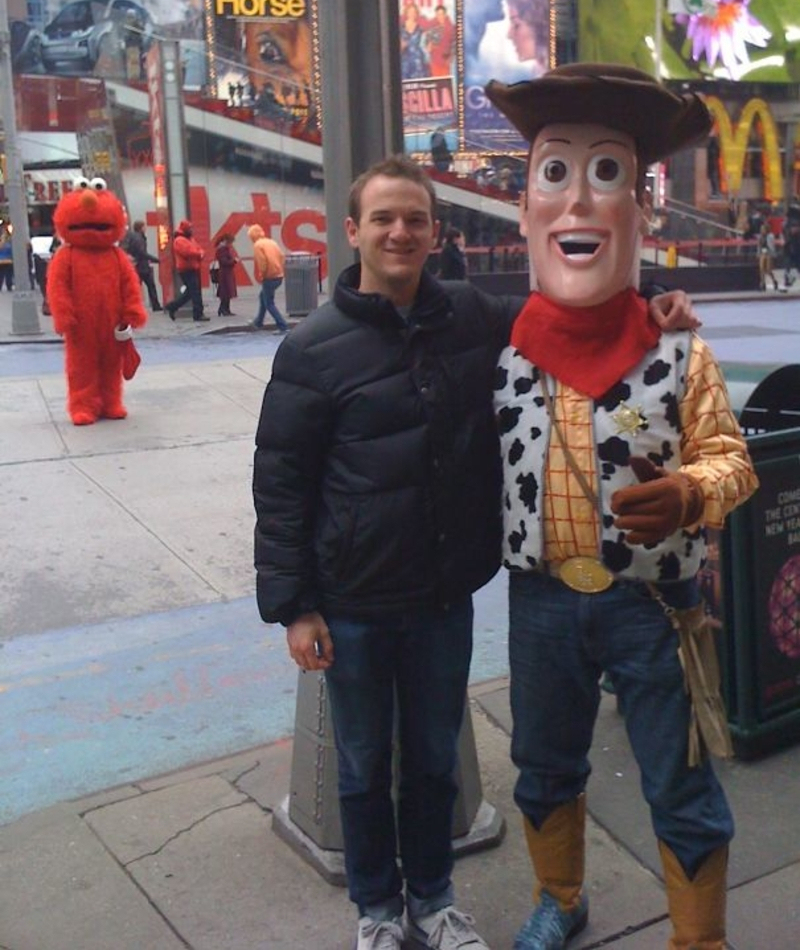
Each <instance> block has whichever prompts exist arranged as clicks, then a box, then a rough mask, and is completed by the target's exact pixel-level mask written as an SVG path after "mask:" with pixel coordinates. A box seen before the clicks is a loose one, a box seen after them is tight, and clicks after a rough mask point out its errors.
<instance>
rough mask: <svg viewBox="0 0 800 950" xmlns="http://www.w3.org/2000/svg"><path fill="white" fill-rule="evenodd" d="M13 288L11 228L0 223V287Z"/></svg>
mask: <svg viewBox="0 0 800 950" xmlns="http://www.w3.org/2000/svg"><path fill="white" fill-rule="evenodd" d="M3 287H5V288H6V290H13V289H14V245H13V244H12V242H11V230H10V229H9V228H8V227H6V225H5V224H3V225H0V289H2V288H3Z"/></svg>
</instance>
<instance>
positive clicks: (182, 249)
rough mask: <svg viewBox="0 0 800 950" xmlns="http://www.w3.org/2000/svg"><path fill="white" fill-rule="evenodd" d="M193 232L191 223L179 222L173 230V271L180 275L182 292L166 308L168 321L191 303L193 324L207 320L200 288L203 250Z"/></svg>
mask: <svg viewBox="0 0 800 950" xmlns="http://www.w3.org/2000/svg"><path fill="white" fill-rule="evenodd" d="M193 233H194V231H193V228H192V222H191V221H181V222H180V224H179V225H178V227H177V228H176V230H175V240H174V241H173V242H172V253H173V254H174V255H175V269H176V270H177V271H178V274H179V275H180V278H181V282H182V283H183V290H182V291H181V294H180V296H179V297H176V298H175V299H174V300H173V301H172V302H171V303H168V304H167V306H166V311H167V313H168V314H169V318H170V320H174V319H175V311H176V310H180V308H181V307H182V306H183V305H184V304H185V303H188V302H189V301H190V300H191V302H192V317H193V319H194V321H195V323H200V322H202V321H205V320H208V319H209V318H208V317H207V316H205V314H204V313H203V291H202V289H201V288H200V264H201V262H202V260H203V257H204V256H205V252H204V251H203V248H202V247H200V245H199V244H198V243H197V241H195V239H194V238H193V237H192V235H193Z"/></svg>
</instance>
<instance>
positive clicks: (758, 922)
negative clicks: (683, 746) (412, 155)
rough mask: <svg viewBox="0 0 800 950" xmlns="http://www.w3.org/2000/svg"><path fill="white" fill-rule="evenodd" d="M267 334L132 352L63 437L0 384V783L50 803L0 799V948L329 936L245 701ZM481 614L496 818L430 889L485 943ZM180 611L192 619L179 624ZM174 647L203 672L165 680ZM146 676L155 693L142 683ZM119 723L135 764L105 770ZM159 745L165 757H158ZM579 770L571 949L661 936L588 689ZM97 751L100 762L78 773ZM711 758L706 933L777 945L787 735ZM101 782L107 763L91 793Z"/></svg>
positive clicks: (475, 688)
mask: <svg viewBox="0 0 800 950" xmlns="http://www.w3.org/2000/svg"><path fill="white" fill-rule="evenodd" d="M234 309H237V308H236V307H234ZM242 312H243V313H244V312H245V308H242ZM248 312H249V311H248ZM226 319H228V318H216V317H214V318H212V322H211V323H210V324H205V325H203V326H202V327H200V328H195V327H194V326H192V327H190V328H188V329H186V330H185V328H184V324H183V323H182V322H181V319H180V318H179V321H178V322H177V325H172V324H171V322H170V321H169V320H168V318H166V316H164V315H161V314H156V315H155V316H154V318H153V320H152V321H151V324H150V329H149V331H148V332H149V333H150V334H151V335H152V337H151V338H153V339H158V338H164V339H166V338H167V337H169V336H174V335H176V334H180V333H181V332H186V333H187V334H191V333H195V332H197V331H198V330H199V332H201V333H207V332H208V331H209V329H211V330H213V329H217V328H218V327H219V326H225V324H224V323H223V322H222V321H224V320H226ZM755 319H756V317H755V316H753V315H752V314H750V315H749V316H748V321H747V323H746V325H743V326H736V325H727V324H725V325H723V324H722V323H716V324H713V326H712V328H713V329H714V330H715V331H716V333H717V336H718V339H719V340H720V341H721V342H725V344H726V345H728V346H729V349H730V353H731V354H732V355H731V356H730V357H728V358H735V355H736V353H737V352H738V353H740V354H741V358H742V359H743V360H744V359H746V356H747V354H748V353H749V352H750V353H752V351H753V334H752V332H751V330H752V327H751V324H752V323H753V322H754V321H755ZM774 323H775V327H774V332H775V336H774V339H777V340H779V341H780V347H779V352H778V353H776V356H778V355H779V357H780V358H779V359H777V358H776V359H775V362H776V363H777V362H786V361H791V360H793V359H794V360H795V361H798V362H800V358H799V357H800V334H797V333H796V331H794V330H793V329H791V328H790V327H789V325H788V318H787V317H785V316H782V317H781V320H780V321H778V320H776V321H774ZM43 325H45V320H44V319H43ZM9 329H10V295H7V294H0V341H1V342H5V343H9V342H20V341H19V340H18V339H15V338H12V337H11V336H10V334H9ZM778 331H780V335H779V332H778ZM770 332H771V331H770V330H769V327H767V328H766V330H765V338H766V339H769V333H770ZM156 334H158V336H156ZM267 337H268V335H264V336H263V337H262V336H261V335H259V334H253V335H252V338H253V342H254V349H253V353H252V355H250V356H246V357H236V358H235V359H231V358H227V359H226V358H225V357H224V355H223V354H224V352H225V351H224V348H221V349H220V358H219V359H216V360H213V359H212V360H208V361H206V362H203V363H196V362H194V363H191V364H189V363H185V362H180V361H176V362H174V363H171V364H164V365H159V366H146V365H143V367H142V370H140V374H139V375H137V377H136V379H135V380H134V381H133V382H132V383H130V384H128V386H127V387H126V403H127V405H128V408H129V410H130V416H129V418H128V419H127V420H126V421H124V422H113V423H109V422H101V423H98V424H97V425H95V426H89V427H85V428H76V427H74V426H72V425H71V424H70V423H69V420H68V419H67V418H66V415H65V412H64V380H63V375H62V374H61V373H54V372H52V371H50V372H48V373H38V372H34V373H27V374H26V375H25V376H14V375H10V376H6V377H0V473H2V476H3V477H2V479H0V516H1V517H2V521H3V526H4V545H3V548H2V554H0V763H1V764H0V789H6V792H5V794H7V795H8V796H9V797H11V798H19V799H25V801H28V800H31V801H32V800H33V793H34V791H35V790H34V789H32V788H31V787H30V786H31V785H40V784H41V785H42V786H44V785H48V789H46V792H47V795H48V796H49V797H48V798H47V801H49V802H51V804H49V805H48V807H35V808H32V809H27V808H25V807H23V806H22V805H21V804H20V802H17V801H7V802H3V801H0V807H3V806H4V805H5V806H8V808H9V810H10V813H11V814H12V815H13V818H12V820H9V821H8V822H7V823H6V824H4V825H2V826H0V950H145V948H146V950H179V948H191V950H350V948H351V947H352V943H353V933H354V925H355V914H354V911H353V908H352V906H351V905H350V904H349V902H348V900H347V896H346V893H345V892H344V891H343V890H342V889H340V888H337V887H333V886H331V885H329V884H327V883H325V881H323V880H322V878H320V877H319V876H318V875H317V874H316V872H314V871H313V870H312V869H311V868H310V867H309V866H308V865H307V864H305V863H304V862H303V861H302V860H301V859H300V858H299V857H298V856H297V855H296V854H295V853H294V852H293V851H292V850H291V849H290V848H289V847H288V846H287V845H286V844H285V843H284V842H283V841H282V840H281V839H280V838H279V837H278V836H277V835H276V834H275V833H274V831H273V830H272V826H271V822H272V815H273V813H274V812H275V811H276V810H277V809H278V808H279V806H280V805H281V803H282V802H283V801H284V800H285V798H286V796H287V795H288V793H289V773H290V766H291V756H292V750H293V743H292V737H291V732H292V725H291V724H292V719H291V716H290V717H289V718H288V720H287V719H286V718H284V719H282V720H276V721H275V722H274V723H273V722H272V721H271V719H270V713H271V711H272V708H273V707H276V708H277V707H281V708H284V707H285V708H290V707H291V705H292V700H293V685H294V682H295V681H296V675H295V674H294V672H293V670H292V668H291V666H290V664H288V662H287V660H286V657H285V648H284V645H283V642H282V632H281V631H280V630H277V629H273V628H269V627H264V626H263V625H261V624H260V623H259V621H258V618H257V615H256V611H255V605H254V603H252V587H253V577H252V563H251V543H250V538H251V535H252V520H253V516H252V503H251V500H250V496H249V466H250V464H251V459H252V439H253V432H254V428H255V423H256V419H257V416H258V411H259V407H260V399H261V394H262V392H263V387H264V385H265V383H266V380H267V379H268V377H269V371H270V359H269V356H270V354H271V353H273V352H274V345H275V344H276V343H277V338H275V341H274V343H270V344H269V347H265V346H264V345H262V344H266V342H267ZM793 339H794V340H796V341H797V349H796V350H795V351H792V350H791V349H790V348H789V347H788V346H787V343H789V344H790V343H791V341H792V340H793ZM737 341H738V349H737V347H736V346H735V345H734V344H736V343H737ZM3 356H4V353H3V348H2V347H0V359H2V358H3ZM486 617H487V620H486V622H485V625H484V626H485V629H481V630H480V631H479V636H478V640H479V642H478V645H477V647H476V658H475V662H474V664H473V669H474V671H475V672H476V675H478V677H479V678H480V679H481V681H478V682H473V685H472V687H471V690H470V698H471V707H472V716H473V726H474V729H475V734H476V744H477V749H478V758H479V762H480V769H481V776H482V783H483V795H484V798H485V799H486V800H487V801H488V802H490V803H491V804H492V805H494V806H495V807H496V808H498V809H499V811H500V813H501V814H502V815H503V816H504V817H505V819H506V822H507V826H508V831H507V833H506V836H505V838H504V840H503V841H502V843H501V844H500V845H499V846H498V847H496V848H494V849H491V850H487V851H483V852H480V853H476V854H472V855H470V856H467V857H463V858H460V859H459V860H458V861H457V864H456V872H455V880H456V887H457V892H458V896H459V905H460V906H461V907H462V908H463V909H464V910H465V911H467V912H469V913H471V914H473V915H474V916H475V918H476V921H477V924H478V927H479V929H480V931H481V932H482V933H483V934H484V935H485V937H486V939H487V941H488V943H489V945H490V946H491V947H492V948H493V950H502V948H510V947H511V944H512V940H513V935H514V933H515V932H516V930H517V929H518V927H519V925H520V923H521V922H522V921H523V919H524V918H525V917H526V916H527V913H528V912H529V909H530V890H531V873H530V868H529V862H528V858H527V854H526V850H525V844H524V838H523V835H522V833H521V826H520V822H519V819H518V816H517V812H516V808H515V806H514V804H513V798H512V791H513V782H514V769H513V767H512V765H511V763H510V760H509V756H508V745H509V740H508V734H509V729H510V714H509V709H508V689H507V681H506V679H505V677H504V675H503V672H504V662H505V660H504V648H503V643H502V625H503V616H502V611H501V609H500V608H496V607H495V606H494V603H493V602H492V603H491V604H490V605H489V606H488V608H487V610H486ZM201 619H202V620H203V621H204V623H205V627H204V629H205V630H206V631H208V630H209V629H210V631H211V633H207V634H204V639H197V638H193V637H190V636H189V632H188V628H189V624H190V621H191V622H195V621H197V622H198V625H199V623H200V620H201ZM65 631H66V633H65ZM67 634H68V635H67ZM136 636H139V638H140V642H138V643H134V642H133V640H134V639H135V638H136ZM250 640H252V642H253V643H254V646H253V651H254V652H253V653H247V652H246V650H245V648H246V645H247V643H248V642H249V641H250ZM134 647H136V648H137V649H138V650H139V652H134ZM145 648H146V649H145ZM198 654H202V655H203V657H204V658H205V660H206V662H207V665H208V666H209V667H211V668H213V670H214V671H215V672H216V673H217V675H216V676H212V677H206V678H205V679H203V678H197V679H196V680H192V679H191V678H190V677H189V676H188V675H186V674H187V671H188V670H189V669H190V665H189V664H191V663H192V662H193V661H194V660H195V659H196V658H197V655H198ZM113 655H116V656H117V657H118V658H120V662H119V666H118V669H117V671H116V673H114V674H113V675H114V679H113V684H114V685H118V686H119V688H120V689H122V688H123V687H124V688H129V689H132V690H134V689H138V692H136V693H135V694H133V696H131V695H129V694H125V695H122V696H118V695H117V694H113V695H111V694H109V696H106V695H105V691H106V689H107V688H109V686H108V684H109V683H111V682H112V680H111V679H109V677H111V675H112V674H111V672H109V671H110V670H111V667H112V666H113V665H114V664H113V663H112V662H111V660H112V656H113ZM254 657H255V659H254ZM151 667H152V669H154V670H155V671H156V673H157V674H158V675H160V676H161V677H162V679H161V680H159V682H162V681H163V680H164V679H165V678H166V680H168V681H169V682H171V683H172V687H173V688H172V691H171V692H168V693H167V692H163V691H159V689H158V688H156V687H154V686H152V685H150V683H151V681H150V680H149V679H147V677H148V676H149V675H150V672H151V670H150V668H151ZM243 668H245V671H244V672H243ZM191 669H195V668H193V667H192V668H191ZM493 669H494V670H495V672H492V670H493ZM497 670H499V671H500V672H499V673H498V672H497ZM247 672H250V673H252V675H251V676H250V677H249V678H248V676H247V675H246V673H247ZM143 678H144V679H146V680H147V685H142V684H141V682H140V681H141V680H142V679H143ZM23 697H28V699H29V702H28V703H27V705H25V704H22V703H21V699H22V698H23ZM112 700H113V701H112ZM201 703H203V704H205V705H202V706H201V705H200V704H201ZM281 704H283V705H281ZM23 706H24V710H25V712H24V715H25V721H24V722H20V721H19V716H20V715H22V714H21V713H20V710H21V709H23ZM43 707H46V708H43ZM245 708H252V709H253V710H254V713H253V718H252V720H250V719H247V718H246V716H245V712H244V710H245ZM34 714H35V715H37V716H42V717H44V718H43V720H41V721H42V722H43V724H42V726H41V728H40V729H39V728H38V727H37V728H33V727H31V726H30V725H29V719H28V717H32V716H34ZM160 717H161V718H160ZM31 721H32V720H31ZM39 721H40V720H38V719H37V720H36V722H39ZM115 724H116V725H117V726H118V727H119V729H118V730H117V731H109V727H110V726H112V725H115ZM223 727H225V728H227V727H230V731H229V732H228V733H226V734H225V735H224V736H223V737H222V738H221V739H220V742H219V746H218V747H219V748H226V749H228V750H229V751H230V754H225V755H219V754H215V755H214V757H213V759H212V760H211V761H206V760H207V759H209V758H210V757H209V756H208V755H205V756H199V755H198V754H197V753H196V751H195V750H196V749H198V748H200V745H199V743H200V740H201V735H200V734H201V733H202V734H203V735H207V734H208V733H209V732H214V731H215V730H222V729H223ZM123 728H124V729H125V730H139V731H138V732H135V733H134V732H132V731H125V732H122V731H121V730H122V729H123ZM195 734H197V735H195ZM123 735H124V736H125V737H126V741H130V743H131V745H132V746H133V750H134V752H135V753H136V755H135V756H133V757H132V758H131V759H130V760H125V761H123V760H122V753H123V750H122V749H120V748H119V747H118V744H119V742H120V739H119V737H120V736H123ZM134 735H135V736H136V737H138V738H131V737H132V736H134ZM187 736H188V737H190V738H189V739H187ZM190 740H191V741H190ZM193 743H194V744H193ZM177 746H180V748H178V749H177V752H175V751H173V761H175V762H176V763H179V767H175V768H172V767H171V766H170V765H169V764H167V763H169V762H170V757H169V754H168V752H163V754H162V751H163V750H170V749H172V750H175V748H176V747H177ZM240 750H245V751H240ZM67 760H70V761H71V762H73V763H74V762H75V761H78V762H79V764H80V766H81V768H82V769H84V771H85V772H86V774H87V781H86V784H85V786H84V788H94V789H102V791H94V792H93V793H91V794H84V793H81V792H76V791H75V788H76V787H77V786H73V785H70V784H69V783H68V782H67V781H66V779H65V778H64V774H63V772H62V770H61V766H60V765H59V764H58V763H61V762H66V761H67ZM592 762H593V767H594V773H593V775H592V778H591V781H590V785H589V794H588V805H589V812H590V819H589V828H588V867H587V886H588V889H589V893H590V898H591V901H592V913H591V922H590V925H589V927H588V928H587V930H586V931H585V932H584V934H582V935H581V937H580V938H579V939H576V940H575V941H574V942H573V943H572V944H571V945H570V946H571V947H575V948H584V950H586V948H591V947H601V946H602V947H612V946H613V947H615V948H620V950H663V948H664V947H665V946H666V941H667V934H668V930H669V928H668V924H667V922H666V909H665V900H664V894H663V888H662V884H661V880H660V870H659V866H658V861H657V852H656V847H655V841H654V839H653V835H652V831H651V829H650V824H649V817H648V815H647V811H646V808H645V807H644V805H643V803H642V799H641V793H640V790H639V778H638V772H637V769H636V766H635V763H634V762H633V760H632V757H631V754H630V750H629V746H628V743H627V739H626V737H625V733H624V729H623V727H622V723H621V721H620V718H619V716H618V715H617V713H616V709H615V705H614V702H613V700H612V699H610V698H608V697H606V698H604V700H603V704H602V709H601V714H600V718H599V721H598V725H597V730H596V735H595V742H594V747H593V753H592ZM196 763H200V764H196ZM106 764H111V765H112V766H114V768H111V769H109V771H108V772H102V771H101V770H102V769H103V767H104V766H105V765H106ZM95 770H98V771H95ZM3 773H6V778H4V777H3ZM162 773H163V774H162ZM719 773H720V776H721V779H722V781H723V784H724V785H725V788H726V790H727V792H728V794H729V797H730V799H731V802H732V805H733V808H734V813H735V815H736V816H737V820H738V836H737V838H736V840H735V842H734V845H733V848H732V852H731V867H730V895H729V906H730V909H729V945H730V947H732V948H734V950H794V948H796V947H797V946H798V945H800V902H798V899H797V895H798V893H800V817H799V816H798V809H797V776H798V774H800V748H794V749H789V750H786V751H784V752H780V753H776V754H774V755H772V756H770V757H768V758H766V759H763V760H761V761H755V762H740V761H734V762H730V763H724V764H721V765H720V767H719ZM106 774H107V775H109V776H111V775H115V776H117V777H116V778H114V779H112V778H108V779H107V780H104V781H102V782H100V783H99V784H98V780H97V778H96V777H97V776H98V775H100V776H102V775H106ZM15 776H16V778H17V781H16V783H15ZM6 779H8V781H7V782H6ZM4 783H6V784H4ZM59 791H60V794H59ZM1 797H2V796H1V795H0V798H1ZM17 805H19V806H20V807H15V806H17ZM0 820H2V819H0Z"/></svg>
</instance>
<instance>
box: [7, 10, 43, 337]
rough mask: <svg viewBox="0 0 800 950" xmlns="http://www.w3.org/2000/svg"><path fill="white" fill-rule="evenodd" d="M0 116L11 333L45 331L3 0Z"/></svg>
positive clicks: (9, 37)
mask: <svg viewBox="0 0 800 950" xmlns="http://www.w3.org/2000/svg"><path fill="white" fill-rule="evenodd" d="M0 119H2V122H3V133H4V136H5V152H6V195H7V196H8V211H9V216H10V218H11V224H12V225H13V228H14V232H13V234H12V237H11V245H12V252H13V255H14V257H13V260H14V295H13V298H12V303H11V332H12V333H19V334H29V333H41V332H42V329H41V327H40V326H39V308H38V307H37V305H36V299H35V296H34V293H33V290H32V289H31V277H30V269H29V268H28V244H29V243H30V235H29V233H28V205H27V201H26V200H25V182H24V180H23V177H22V155H21V153H20V150H19V146H18V144H17V117H16V111H15V108H14V80H13V75H12V71H11V34H10V32H9V27H8V5H7V4H6V3H5V0H0Z"/></svg>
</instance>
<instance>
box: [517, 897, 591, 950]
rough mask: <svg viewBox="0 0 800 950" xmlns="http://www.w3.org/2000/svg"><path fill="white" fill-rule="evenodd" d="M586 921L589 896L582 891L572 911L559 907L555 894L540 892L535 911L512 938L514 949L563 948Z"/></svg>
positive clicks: (543, 949) (541, 949)
mask: <svg viewBox="0 0 800 950" xmlns="http://www.w3.org/2000/svg"><path fill="white" fill-rule="evenodd" d="M588 922H589V899H588V898H587V896H586V895H585V894H581V898H580V902H579V903H578V906H577V907H576V908H574V910H562V909H561V908H560V907H559V906H558V901H557V900H556V899H555V898H554V897H552V896H551V895H550V894H548V893H547V891H542V896H541V898H540V899H539V903H538V904H537V906H536V910H534V912H533V913H532V914H531V915H530V917H529V918H528V919H527V920H526V921H525V923H524V924H523V925H522V929H521V930H520V932H519V933H518V934H517V936H516V939H515V940H514V950H563V948H564V947H566V945H567V942H568V941H569V940H571V939H572V937H574V936H575V935H576V934H579V933H580V932H581V931H582V930H583V928H584V927H585V926H586V924H587V923H588Z"/></svg>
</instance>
